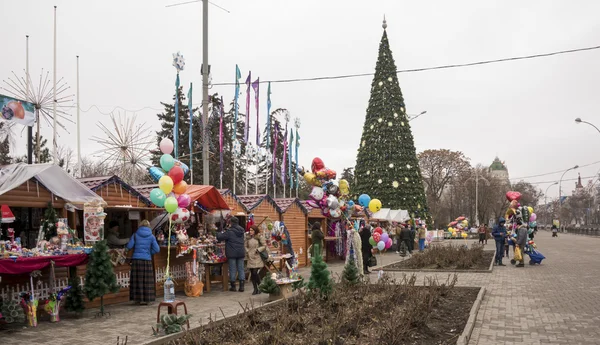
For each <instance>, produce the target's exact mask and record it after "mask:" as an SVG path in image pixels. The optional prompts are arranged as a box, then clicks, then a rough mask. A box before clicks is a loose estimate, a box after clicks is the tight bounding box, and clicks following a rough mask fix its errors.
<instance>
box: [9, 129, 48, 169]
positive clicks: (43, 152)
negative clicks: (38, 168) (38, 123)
mask: <svg viewBox="0 0 600 345" xmlns="http://www.w3.org/2000/svg"><path fill="white" fill-rule="evenodd" d="M47 144H48V139H44V136H43V135H41V134H40V149H39V152H40V155H39V156H40V159H39V161H38V159H37V156H38V154H37V153H38V149H37V135H36V134H35V133H34V134H33V157H32V162H33V163H34V164H43V163H50V162H52V157H51V156H50V149H49V148H48V147H46V145H47ZM25 151H27V144H26V145H25ZM15 163H27V154H25V155H23V156H21V157H16V158H15Z"/></svg>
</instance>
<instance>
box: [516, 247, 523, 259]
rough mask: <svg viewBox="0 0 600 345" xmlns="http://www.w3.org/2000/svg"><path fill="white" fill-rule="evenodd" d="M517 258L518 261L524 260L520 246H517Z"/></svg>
mask: <svg viewBox="0 0 600 345" xmlns="http://www.w3.org/2000/svg"><path fill="white" fill-rule="evenodd" d="M515 260H517V261H523V254H522V253H521V248H520V247H516V248H515Z"/></svg>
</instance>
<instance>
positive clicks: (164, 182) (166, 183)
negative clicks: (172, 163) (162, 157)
mask: <svg viewBox="0 0 600 345" xmlns="http://www.w3.org/2000/svg"><path fill="white" fill-rule="evenodd" d="M158 188H160V190H162V191H163V193H165V194H169V193H171V191H172V190H173V179H172V178H171V177H170V176H167V175H165V176H163V177H161V178H160V180H158Z"/></svg>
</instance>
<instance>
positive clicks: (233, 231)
mask: <svg viewBox="0 0 600 345" xmlns="http://www.w3.org/2000/svg"><path fill="white" fill-rule="evenodd" d="M230 222H231V226H230V227H229V229H227V231H224V232H219V233H217V240H218V241H224V242H225V256H227V263H228V264H229V284H230V285H231V286H230V288H229V291H235V279H236V277H237V279H238V280H239V281H240V288H239V290H238V291H239V292H244V281H245V280H246V276H245V274H244V258H245V257H246V247H245V245H244V244H245V243H244V242H245V240H244V228H242V227H241V226H240V224H239V223H240V221H239V219H238V218H237V217H232V218H231V220H230Z"/></svg>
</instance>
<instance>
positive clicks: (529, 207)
mask: <svg viewBox="0 0 600 345" xmlns="http://www.w3.org/2000/svg"><path fill="white" fill-rule="evenodd" d="M527 209H528V210H529V214H532V213H533V207H531V206H527Z"/></svg>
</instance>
